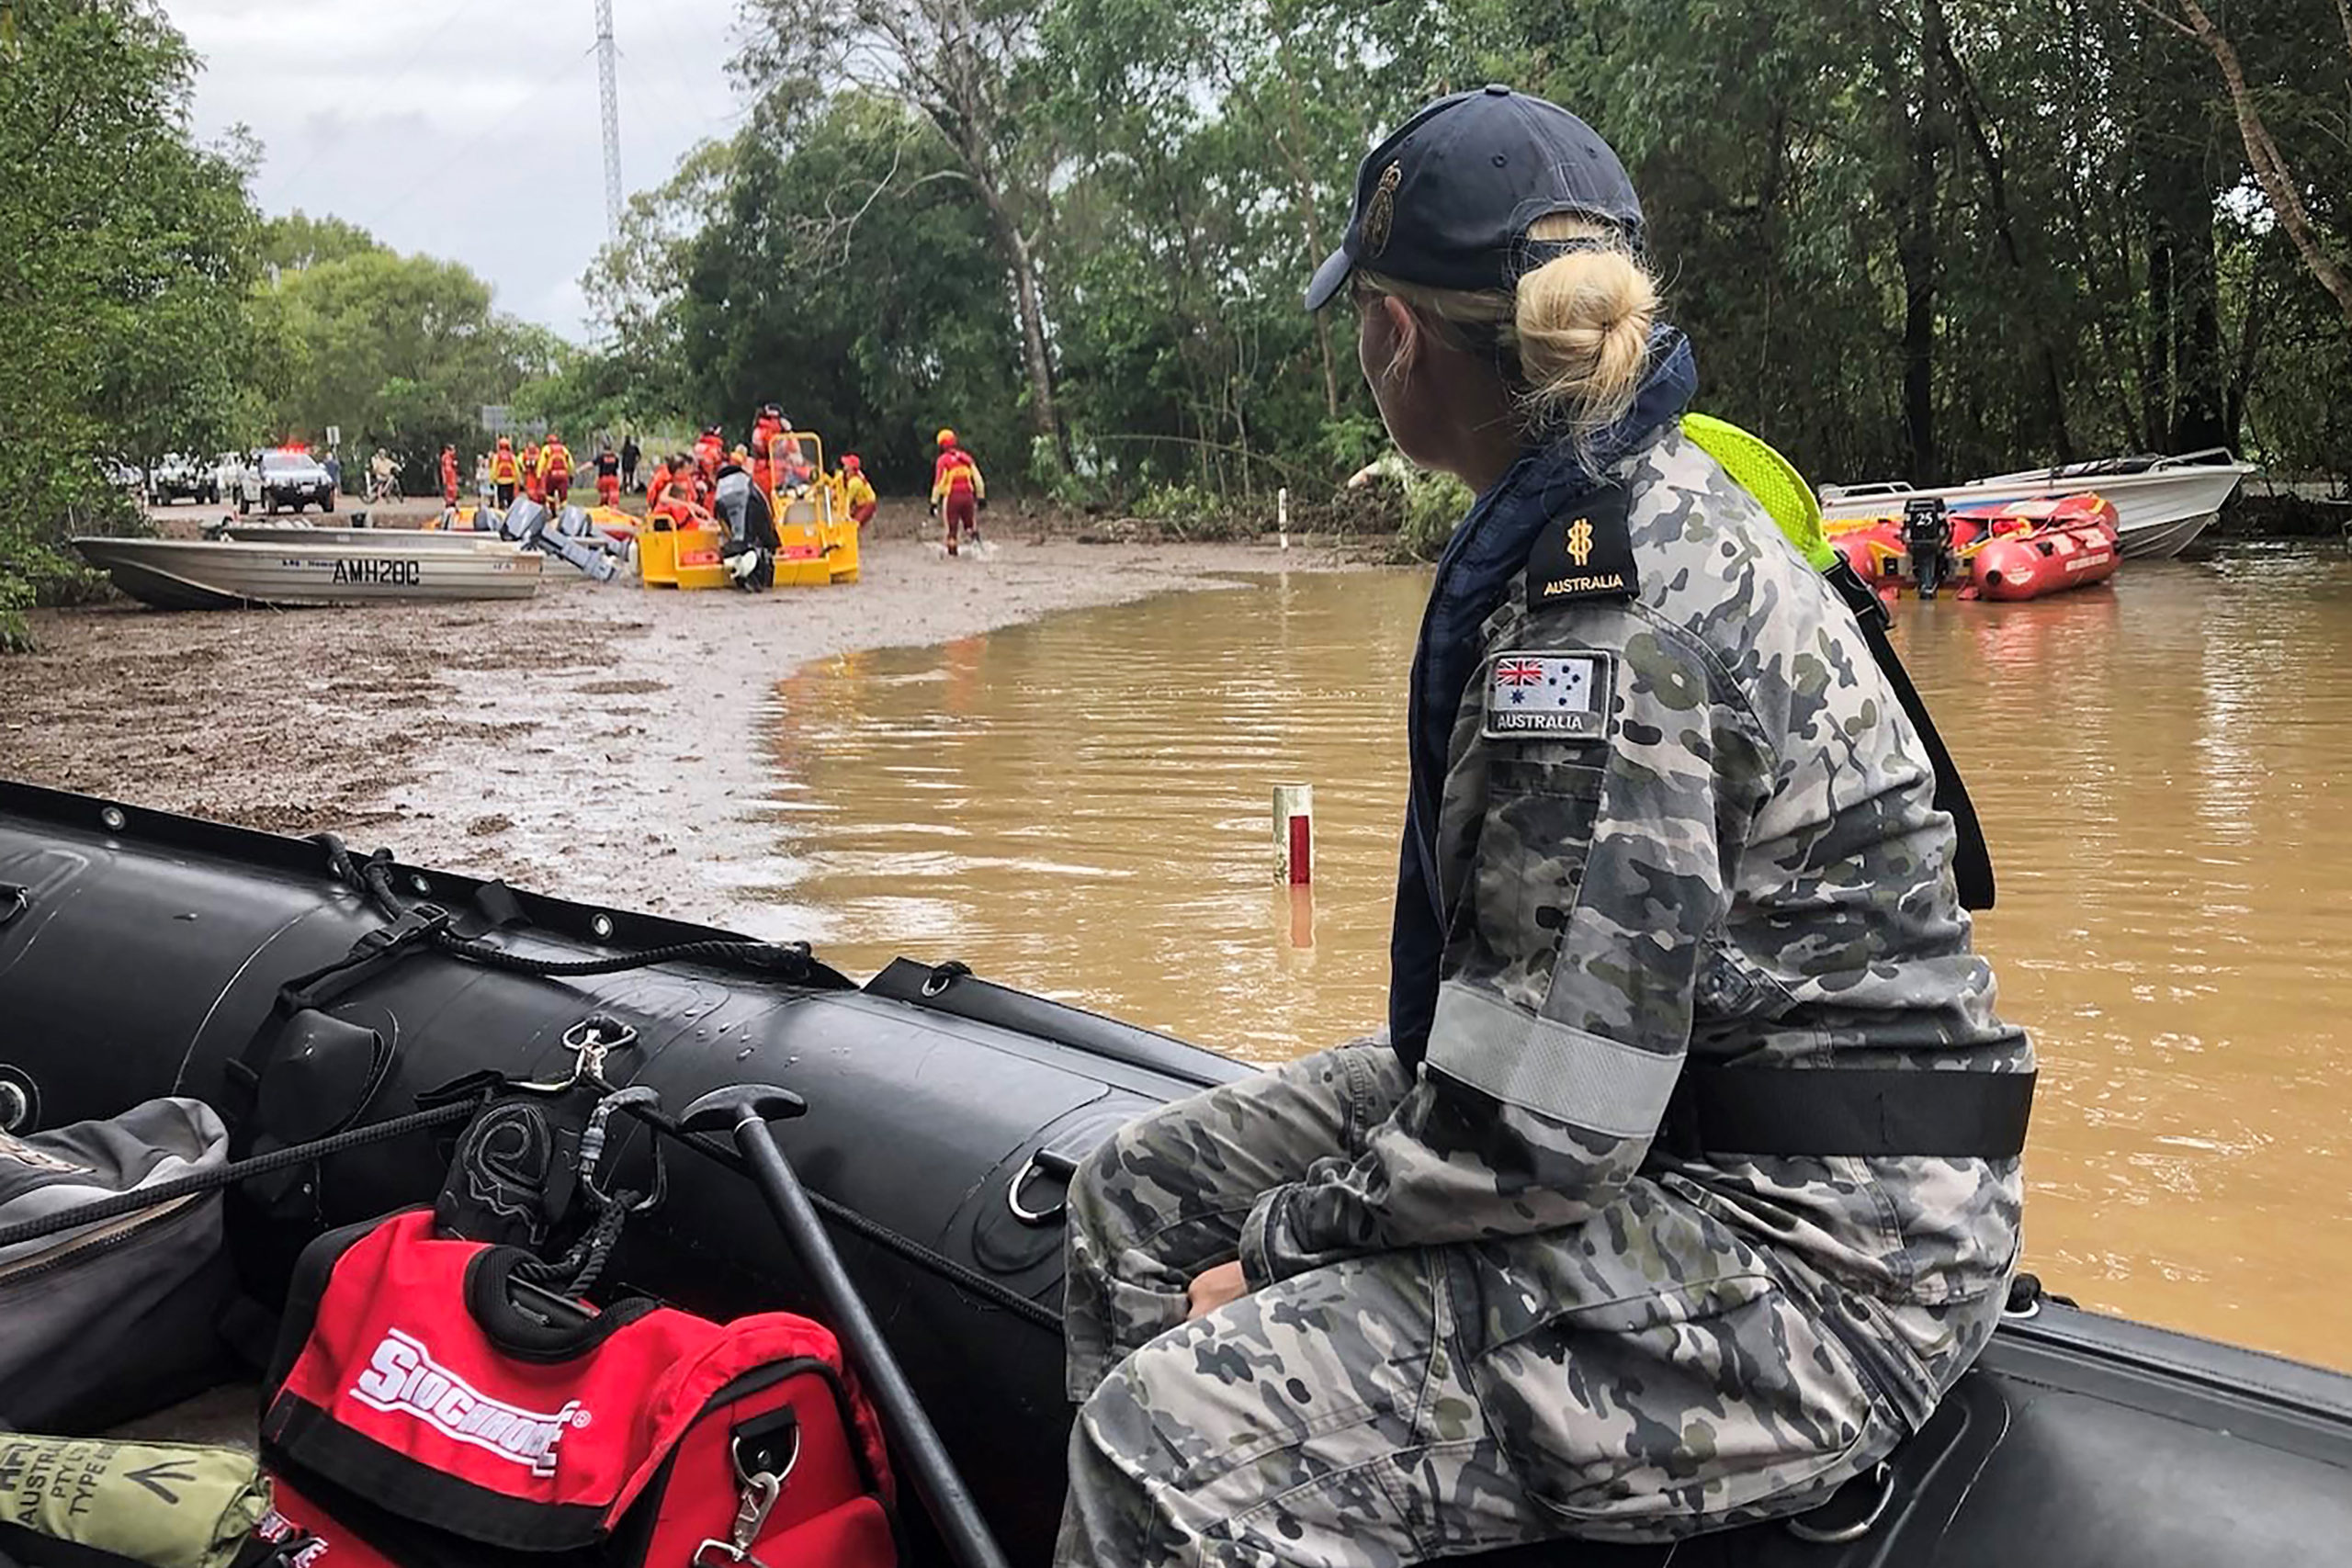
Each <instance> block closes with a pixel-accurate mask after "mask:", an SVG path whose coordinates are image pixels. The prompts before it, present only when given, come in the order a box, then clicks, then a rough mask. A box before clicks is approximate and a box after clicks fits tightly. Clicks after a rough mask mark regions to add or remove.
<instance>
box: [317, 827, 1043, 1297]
mask: <svg viewBox="0 0 2352 1568" xmlns="http://www.w3.org/2000/svg"><path fill="white" fill-rule="evenodd" d="M311 837H312V840H313V841H314V842H316V843H317V844H319V845H320V846H321V847H322V848H323V849H324V850H325V851H326V852H327V865H328V869H329V870H330V871H331V872H332V873H333V874H334V876H335V878H336V880H337V881H340V882H342V883H343V884H344V885H345V886H348V887H351V888H353V889H355V890H356V891H357V892H358V893H360V894H361V895H362V896H363V897H366V898H367V899H368V902H369V903H370V904H372V905H374V906H375V907H376V908H377V909H378V910H379V912H380V913H382V914H383V915H384V917H385V918H386V919H390V920H391V921H393V922H395V923H397V922H399V921H401V920H402V919H406V918H407V915H408V911H407V910H406V909H405V908H402V907H401V902H400V897H399V895H398V894H396V893H395V892H394V891H393V889H392V872H391V866H392V858H391V854H390V852H389V851H385V850H378V851H377V852H375V853H374V854H372V855H370V856H368V858H367V860H366V861H365V862H364V863H359V864H355V863H354V862H353V861H352V858H351V854H350V852H349V851H348V850H346V849H345V847H344V845H343V841H342V840H339V839H337V838H336V837H335V836H334V834H332V833H317V834H313V835H312V836H311ZM433 942H434V944H435V946H436V947H438V948H440V949H441V950H442V951H444V952H447V953H451V954H453V955H455V956H457V957H460V958H464V959H468V960H469V961H471V962H473V963H476V964H482V965H484V966H486V967H489V968H494V969H503V970H507V971H509V972H511V973H515V974H521V975H535V976H541V977H543V978H549V979H556V978H564V977H568V976H585V975H612V974H618V973H620V972H622V971H624V970H628V969H636V968H640V967H643V966H645V965H647V964H677V963H702V964H720V965H725V966H729V967H740V968H749V969H752V970H755V971H757V972H759V973H762V974H783V975H785V976H787V977H790V976H805V975H807V974H808V973H809V968H810V966H811V964H812V958H811V954H810V950H809V944H808V943H806V942H792V943H789V944H782V945H779V944H777V943H774V942H724V941H716V940H712V941H703V942H680V943H677V944H675V945H673V946H670V947H663V948H653V949H650V950H648V951H646V952H643V953H626V954H623V955H621V956H619V957H616V958H592V959H583V960H580V961H577V962H569V963H567V962H559V961H553V960H548V959H539V958H527V957H525V956H524V955H522V954H520V953H509V952H507V951H505V950H504V949H503V948H498V947H493V946H492V945H491V944H489V943H488V942H482V941H480V940H479V939H476V938H470V937H461V936H458V934H457V933H456V932H454V931H446V930H445V931H437V932H435V934H434V937H433ZM644 1119H645V1120H647V1121H649V1122H653V1124H654V1125H655V1126H656V1127H659V1128H662V1130H663V1131H668V1132H672V1133H673V1135H678V1136H680V1137H681V1139H682V1141H684V1142H685V1143H689V1144H692V1145H694V1146H695V1148H697V1149H699V1150H700V1151H701V1152H702V1153H704V1154H706V1155H708V1156H712V1157H713V1158H716V1159H718V1161H719V1162H720V1163H721V1164H723V1165H727V1166H729V1167H730V1168H740V1162H739V1161H738V1160H737V1159H736V1157H735V1153H734V1151H733V1150H732V1149H731V1148H729V1147H728V1146H727V1145H724V1144H721V1143H719V1142H718V1141H717V1140H715V1139H712V1138H710V1137H708V1136H707V1134H676V1133H675V1128H674V1126H668V1127H664V1126H663V1122H666V1121H667V1119H666V1118H656V1117H646V1118H644ZM809 1200H810V1201H812V1202H813V1203H815V1204H816V1206H817V1208H818V1211H819V1212H820V1213H823V1214H825V1215H826V1216H828V1217H829V1218H831V1219H832V1220H833V1221H834V1222H836V1223H837V1224H840V1225H841V1226H842V1228H843V1229H845V1230H847V1231H849V1232H851V1233H852V1234H853V1235H859V1236H862V1237H864V1238H865V1240H867V1241H870V1242H872V1243H873V1244H874V1245H875V1246H876V1247H881V1248H882V1249H883V1250H884V1251H886V1252H891V1253H895V1254H897V1255H898V1256H899V1257H900V1258H905V1259H906V1260H907V1261H908V1262H910V1263H912V1264H914V1265H916V1266H917V1267H918V1268H921V1269H927V1270H929V1271H930V1272H932V1273H933V1274H936V1275H938V1276H939V1277H940V1278H942V1279H944V1280H947V1281H948V1282H949V1283H950V1284H952V1285H955V1286H956V1288H957V1289H959V1290H963V1291H967V1292H970V1293H971V1294H973V1295H976V1296H978V1297H980V1298H981V1299H982V1300H984V1301H987V1302H989V1303H992V1304H994V1305H996V1306H999V1307H1001V1308H1002V1309H1004V1310H1005V1311H1006V1312H1009V1313H1011V1314H1013V1316H1015V1317H1017V1318H1019V1319H1021V1320H1022V1321H1023V1322H1024V1323H1027V1324H1029V1325H1031V1326H1032V1327H1035V1328H1042V1329H1044V1330H1046V1332H1047V1333H1049V1334H1059V1333H1060V1332H1061V1331H1062V1320H1061V1314H1058V1313H1056V1312H1054V1311H1053V1310H1052V1309H1050V1308H1047V1307H1043V1306H1040V1305H1038V1304H1037V1303H1035V1302H1033V1301H1031V1300H1030V1299H1029V1298H1028V1297H1026V1296H1024V1295H1023V1294H1021V1293H1020V1292H1017V1291H1015V1290H1013V1289H1012V1287H1010V1286H1008V1285H1004V1284H1002V1283H1000V1282H999V1281H997V1280H991V1279H989V1277H988V1276H987V1275H985V1274H982V1273H980V1272H979V1271H978V1270H977V1269H971V1268H968V1267H967V1266H966V1265H964V1264H961V1263H958V1262H956V1260H955V1259H954V1258H949V1257H946V1256H945V1255H944V1254H942V1253H939V1252H935V1251H933V1249H932V1248H930V1247H925V1246H924V1245H923V1244H922V1243H921V1242H919V1241H917V1240H915V1239H914V1238H913V1237H912V1236H909V1235H900V1234H899V1233H898V1232H897V1231H894V1230H892V1229H891V1228H890V1227H889V1226H888V1225H886V1224H882V1223H881V1222H880V1221H879V1220H874V1219H869V1218H867V1217H866V1216H865V1215H864V1214H861V1213H858V1212H857V1211H856V1210H854V1209H852V1208H849V1207H848V1206H846V1205H845V1204H842V1203H838V1202H835V1201H833V1200H832V1199H831V1198H828V1197H826V1196H825V1195H824V1194H822V1193H820V1192H811V1193H809ZM603 1224H604V1217H603V1216H602V1215H599V1217H598V1221H597V1229H601V1228H602V1227H603ZM594 1235H595V1231H594V1230H592V1231H591V1233H590V1236H591V1238H593V1237H594ZM609 1246H610V1244H609V1243H607V1249H608V1250H609ZM567 1261H568V1259H567ZM583 1261H585V1260H584V1259H583ZM594 1261H595V1265H596V1268H597V1269H598V1270H599V1271H601V1269H602V1268H603V1260H602V1259H601V1258H597V1259H594ZM594 1278H595V1276H594V1274H591V1275H590V1276H589V1279H590V1280H594ZM575 1293H577V1292H575Z"/></svg>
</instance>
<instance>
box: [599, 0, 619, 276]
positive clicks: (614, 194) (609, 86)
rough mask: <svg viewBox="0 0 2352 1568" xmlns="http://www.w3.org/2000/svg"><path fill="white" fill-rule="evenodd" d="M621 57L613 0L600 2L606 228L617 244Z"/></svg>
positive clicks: (600, 73)
mask: <svg viewBox="0 0 2352 1568" xmlns="http://www.w3.org/2000/svg"><path fill="white" fill-rule="evenodd" d="M619 53H620V51H619V49H618V48H617V47H616V45H615V44H614V42H613V0H596V72H597V74H598V75H599V76H600V77H602V78H603V82H602V87H603V91H604V98H605V230H606V231H607V237H608V238H610V239H612V240H613V241H615V242H616V243H617V242H618V241H619V239H620V237H621V97H620V85H619V73H618V71H617V69H616V60H617V57H618V55H619Z"/></svg>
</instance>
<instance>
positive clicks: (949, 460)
mask: <svg viewBox="0 0 2352 1568" xmlns="http://www.w3.org/2000/svg"><path fill="white" fill-rule="evenodd" d="M978 466H979V465H978V464H977V463H975V462H973V461H972V456H971V454H970V453H968V452H965V451H962V450H954V451H949V452H945V453H943V454H941V456H940V458H939V472H938V476H937V478H938V479H940V480H943V481H944V482H945V484H946V486H947V494H948V496H949V498H950V499H952V500H956V501H964V500H967V499H969V498H970V496H971V494H972V475H973V473H974V471H975V470H976V469H977V468H978Z"/></svg>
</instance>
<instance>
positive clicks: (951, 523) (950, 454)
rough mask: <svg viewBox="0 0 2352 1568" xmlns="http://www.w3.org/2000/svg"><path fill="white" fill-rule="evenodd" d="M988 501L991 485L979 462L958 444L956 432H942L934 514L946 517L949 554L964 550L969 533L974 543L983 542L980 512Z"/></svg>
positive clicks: (934, 477)
mask: <svg viewBox="0 0 2352 1568" xmlns="http://www.w3.org/2000/svg"><path fill="white" fill-rule="evenodd" d="M988 503H989V485H988V481H987V480H986V479H982V478H981V477H980V466H979V464H978V463H976V462H974V461H973V460H972V455H971V454H970V453H969V452H967V451H965V450H964V448H963V447H962V446H958V445H956V433H955V432H954V431H952V430H943V431H941V432H940V433H939V463H938V466H937V467H936V468H933V470H932V480H931V513H932V515H933V516H934V517H944V519H945V520H946V523H947V553H948V554H949V555H951V556H952V555H956V554H959V553H961V552H960V548H959V547H960V544H961V541H962V539H963V536H965V535H967V534H969V535H970V536H972V543H974V544H975V545H977V544H978V543H979V542H980V513H981V512H982V511H983V510H985V509H986V508H987V506H988Z"/></svg>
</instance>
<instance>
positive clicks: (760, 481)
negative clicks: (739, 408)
mask: <svg viewBox="0 0 2352 1568" xmlns="http://www.w3.org/2000/svg"><path fill="white" fill-rule="evenodd" d="M791 429H792V423H791V421H789V420H787V419H786V418H785V417H784V410H783V409H781V408H779V407H778V406H777V405H775V403H766V404H763V405H762V407H761V409H760V412H759V417H758V418H756V419H754V420H753V421H752V483H753V484H755V485H757V486H759V487H760V489H762V490H763V491H767V492H768V493H769V494H770V495H774V494H775V486H776V477H775V476H776V467H777V457H778V456H779V455H778V453H777V452H776V449H775V443H776V438H777V437H779V436H781V435H784V434H786V433H788V432H789V431H790V430H791Z"/></svg>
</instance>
